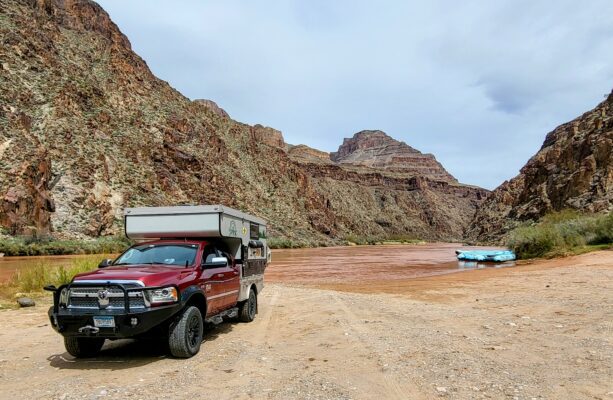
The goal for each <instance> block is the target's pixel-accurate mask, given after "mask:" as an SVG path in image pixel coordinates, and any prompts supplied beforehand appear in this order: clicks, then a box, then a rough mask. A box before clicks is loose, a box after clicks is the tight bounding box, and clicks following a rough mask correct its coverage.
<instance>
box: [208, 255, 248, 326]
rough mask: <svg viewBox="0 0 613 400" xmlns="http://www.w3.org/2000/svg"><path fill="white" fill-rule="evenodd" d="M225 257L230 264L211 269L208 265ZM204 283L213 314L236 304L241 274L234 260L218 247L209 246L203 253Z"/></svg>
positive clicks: (209, 306)
mask: <svg viewBox="0 0 613 400" xmlns="http://www.w3.org/2000/svg"><path fill="white" fill-rule="evenodd" d="M218 257H225V258H227V260H228V264H226V265H224V266H216V267H210V266H207V265H206V264H207V263H208V262H211V261H212V260H213V258H218ZM202 260H203V283H204V288H205V293H206V297H207V305H208V308H209V310H210V313H209V316H210V315H211V314H216V313H217V312H219V311H222V310H225V309H227V308H230V307H232V306H234V305H235V304H236V300H237V298H238V289H239V285H240V276H239V275H240V274H239V271H238V268H237V267H236V264H235V263H234V259H233V258H232V257H230V256H229V255H228V254H226V253H224V252H221V251H220V250H219V249H218V248H217V247H216V246H213V245H208V246H206V247H205V248H204V251H203V253H202Z"/></svg>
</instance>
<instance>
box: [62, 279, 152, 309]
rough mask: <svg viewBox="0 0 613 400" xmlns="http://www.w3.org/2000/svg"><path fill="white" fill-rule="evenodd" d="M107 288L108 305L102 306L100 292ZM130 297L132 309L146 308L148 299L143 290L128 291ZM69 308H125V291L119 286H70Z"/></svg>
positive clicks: (129, 286)
mask: <svg viewBox="0 0 613 400" xmlns="http://www.w3.org/2000/svg"><path fill="white" fill-rule="evenodd" d="M125 287H126V288H135V287H140V286H139V285H134V284H133V285H125ZM101 290H106V291H107V292H108V300H109V303H108V306H106V307H101V306H100V304H99V301H98V292H100V291H101ZM128 297H129V299H130V310H138V309H143V308H145V307H146V306H147V305H146V300H145V298H144V296H143V292H128ZM68 298H69V301H68V308H69V309H90V310H98V309H105V310H123V309H124V308H125V307H124V306H125V303H124V293H123V291H122V290H121V289H119V288H113V287H110V288H106V287H103V286H100V287H92V286H88V287H78V286H73V287H72V288H70V293H69V297H68Z"/></svg>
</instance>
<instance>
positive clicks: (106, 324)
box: [94, 316, 115, 328]
mask: <svg viewBox="0 0 613 400" xmlns="http://www.w3.org/2000/svg"><path fill="white" fill-rule="evenodd" d="M94 326H95V327H97V328H114V327H115V318H114V317H110V316H109V317H107V316H104V317H94Z"/></svg>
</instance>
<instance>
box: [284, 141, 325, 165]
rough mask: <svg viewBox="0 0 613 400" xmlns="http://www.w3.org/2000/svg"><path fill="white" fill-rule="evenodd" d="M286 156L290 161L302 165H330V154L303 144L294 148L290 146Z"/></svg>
mask: <svg viewBox="0 0 613 400" xmlns="http://www.w3.org/2000/svg"><path fill="white" fill-rule="evenodd" d="M288 154H289V156H290V158H291V159H292V160H295V161H297V162H302V163H315V164H332V163H333V162H332V160H331V159H330V153H326V152H325V151H321V150H317V149H313V148H311V147H309V146H305V145H304V144H299V145H296V146H290V147H289V149H288Z"/></svg>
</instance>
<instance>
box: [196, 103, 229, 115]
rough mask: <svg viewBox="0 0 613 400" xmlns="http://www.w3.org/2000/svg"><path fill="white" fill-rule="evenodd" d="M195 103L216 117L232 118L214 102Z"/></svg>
mask: <svg viewBox="0 0 613 400" xmlns="http://www.w3.org/2000/svg"><path fill="white" fill-rule="evenodd" d="M194 103H196V104H200V105H202V106H204V108H206V109H207V110H210V111H211V112H213V113H215V115H217V116H219V117H223V118H230V115H229V114H228V113H227V112H226V110H224V109H223V108H221V107H219V106H218V105H217V103H215V102H214V101H213V100H206V99H196V100H194Z"/></svg>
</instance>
